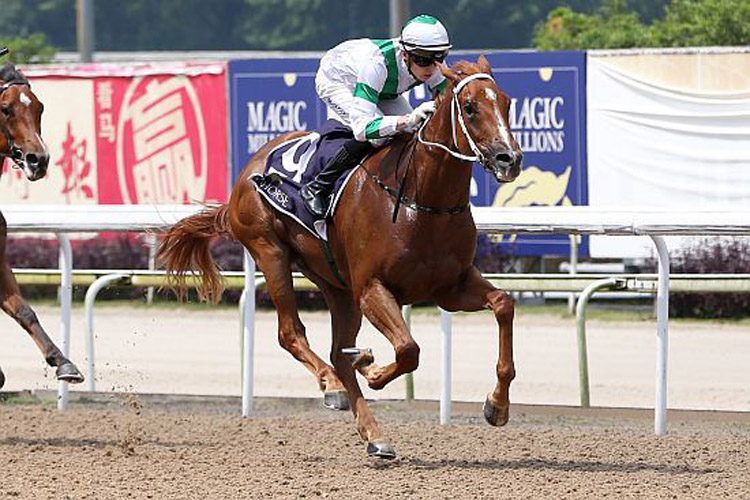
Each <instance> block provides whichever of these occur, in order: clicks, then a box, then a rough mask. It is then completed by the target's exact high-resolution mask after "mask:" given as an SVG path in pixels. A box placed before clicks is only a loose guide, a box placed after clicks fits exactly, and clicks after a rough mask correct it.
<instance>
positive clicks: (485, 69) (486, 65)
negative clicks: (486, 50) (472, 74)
mask: <svg viewBox="0 0 750 500" xmlns="http://www.w3.org/2000/svg"><path fill="white" fill-rule="evenodd" d="M477 65H479V69H481V70H482V73H487V74H488V75H492V66H490V62H489V61H488V60H487V58H486V57H484V54H481V55H480V56H479V59H477Z"/></svg>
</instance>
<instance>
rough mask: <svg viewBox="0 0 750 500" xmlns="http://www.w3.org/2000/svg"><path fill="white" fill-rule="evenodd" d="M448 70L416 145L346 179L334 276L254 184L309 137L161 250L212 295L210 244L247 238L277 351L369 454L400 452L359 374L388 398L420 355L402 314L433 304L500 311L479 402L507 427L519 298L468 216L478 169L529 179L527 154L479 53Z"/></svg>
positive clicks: (178, 275) (336, 222)
mask: <svg viewBox="0 0 750 500" xmlns="http://www.w3.org/2000/svg"><path fill="white" fill-rule="evenodd" d="M440 70H441V71H442V72H443V74H444V75H445V76H446V78H447V79H448V87H447V89H446V91H445V93H444V94H443V95H442V96H438V97H437V103H436V104H437V110H436V112H435V115H434V116H433V117H432V118H431V119H430V120H429V121H428V122H427V123H426V124H425V125H424V126H423V127H422V129H421V130H420V131H419V133H418V134H416V135H415V136H401V137H400V138H397V139H395V140H394V141H393V142H392V143H391V145H389V146H387V147H384V148H382V149H380V150H379V151H377V152H376V153H375V154H373V155H372V156H370V157H369V158H368V159H366V160H365V161H364V162H363V164H362V165H361V166H360V168H359V169H358V170H357V171H356V172H355V173H354V174H353V175H352V177H351V178H350V179H349V182H348V184H347V186H346V187H345V191H344V193H343V194H342V196H341V201H340V203H339V206H338V208H337V210H336V212H335V215H334V216H333V219H332V221H331V223H330V224H329V226H328V232H327V234H328V241H329V245H330V250H331V254H332V257H333V260H334V262H335V264H336V267H337V268H338V270H339V272H338V273H336V272H335V271H333V269H335V268H334V267H333V266H332V265H330V264H329V262H328V260H327V258H326V255H325V254H324V252H323V251H322V250H321V244H320V241H318V240H317V239H316V238H315V237H314V236H313V235H311V233H309V232H308V231H305V230H304V229H303V228H302V227H300V226H299V225H298V224H297V223H296V222H295V221H294V220H292V219H291V218H289V217H287V216H285V215H282V214H279V213H277V212H275V211H273V210H272V209H271V208H270V207H269V205H267V203H266V202H265V201H264V200H263V198H262V197H261V196H260V195H259V194H258V193H257V192H256V189H255V187H254V184H253V182H252V181H251V180H250V175H251V174H253V173H256V172H263V169H264V165H265V161H266V156H267V155H268V153H269V151H271V150H272V149H273V148H274V146H276V145H277V144H279V143H281V142H283V141H286V140H289V139H290V138H293V137H295V136H298V135H300V133H292V134H288V135H285V136H283V137H280V138H278V139H276V140H274V141H272V142H271V143H269V144H267V145H266V146H264V147H263V148H262V149H261V150H260V151H259V152H258V153H257V154H255V156H253V158H252V159H251V160H250V162H249V163H248V164H247V166H246V167H245V169H244V170H243V172H242V173H241V174H240V177H239V179H238V181H237V184H236V185H235V186H234V190H233V192H232V195H231V198H230V200H229V203H227V204H225V205H221V206H218V207H214V208H209V209H206V210H204V211H202V212H200V213H198V214H196V215H194V216H192V217H189V218H187V219H183V220H182V221H180V222H179V223H178V224H176V225H175V226H173V227H172V228H171V229H170V230H169V231H168V232H167V233H166V235H165V238H164V240H163V241H162V244H161V246H160V249H159V256H160V257H161V259H162V260H163V261H164V263H165V266H166V268H167V271H168V273H169V274H170V275H171V276H172V277H173V279H174V280H175V285H176V286H178V287H181V288H180V289H181V290H183V291H184V288H182V287H184V285H185V281H184V280H185V277H186V272H187V271H186V270H187V269H194V270H197V271H200V272H201V273H202V275H203V281H202V287H201V289H200V290H199V292H200V293H201V296H202V297H203V298H206V299H214V300H216V299H218V297H219V294H220V293H221V276H220V275H219V273H218V269H217V267H216V265H215V263H214V261H213V260H212V258H211V255H210V253H209V243H210V240H211V238H212V237H214V236H216V235H217V234H228V235H231V236H233V237H234V238H236V239H238V240H239V241H240V242H241V243H242V244H243V245H244V246H245V248H247V249H248V250H249V251H250V253H251V254H252V256H253V258H254V259H255V261H256V262H257V264H258V266H259V267H260V269H261V270H262V271H263V274H264V275H265V276H266V283H267V286H268V292H269V293H270V295H271V298H272V299H273V302H274V304H275V306H276V309H277V313H278V322H279V332H278V333H279V341H280V343H281V345H282V346H283V347H284V348H285V349H286V350H288V351H289V352H290V353H291V354H292V355H293V356H294V357H295V358H297V359H298V360H299V361H300V362H302V363H303V364H304V365H305V366H306V367H307V368H308V369H309V370H310V371H311V372H312V373H313V375H314V376H315V377H316V379H317V381H318V384H319V386H320V389H321V390H322V391H323V392H324V393H325V401H326V403H327V406H332V407H334V408H336V409H347V408H348V407H349V406H350V407H351V409H352V412H353V413H354V417H355V421H356V425H357V430H358V431H359V434H360V436H361V437H362V438H363V439H364V440H365V441H366V443H367V453H368V454H369V455H372V456H378V457H383V458H393V457H395V452H394V450H393V447H392V446H391V444H390V442H389V441H388V440H387V439H386V438H385V436H384V435H383V433H382V431H381V430H380V427H379V426H378V424H377V422H376V421H375V418H374V416H373V415H372V413H371V412H370V409H369V408H368V406H367V403H366V402H365V399H364V397H363V396H362V393H361V391H360V388H359V385H358V383H357V380H356V377H355V373H354V370H355V369H356V370H357V371H359V372H360V373H361V374H362V375H363V376H364V377H365V379H366V380H367V383H368V385H369V386H370V387H371V388H373V389H382V388H383V387H384V386H385V385H386V384H388V383H389V382H390V381H391V380H393V379H395V378H396V377H398V376H399V375H401V374H404V373H408V372H411V371H413V370H415V369H416V368H417V365H418V363H419V346H418V345H417V343H416V342H415V341H414V339H413V338H412V336H411V334H410V332H409V329H408V328H407V326H406V324H405V322H404V319H403V317H402V316H401V305H403V304H412V303H415V302H422V301H428V300H429V301H433V302H435V303H437V305H439V306H440V307H441V308H443V309H445V310H448V311H477V310H480V309H484V308H489V309H491V310H492V312H493V313H494V315H495V318H496V320H497V322H498V325H499V330H500V332H499V333H500V335H499V336H500V339H499V340H500V354H499V359H498V363H497V384H496V386H495V389H494V390H493V391H492V392H491V393H490V394H489V395H488V396H487V400H486V401H485V406H484V415H485V418H486V419H487V421H488V422H489V423H490V424H492V425H498V426H499V425H504V424H505V423H506V422H507V421H508V409H509V405H510V403H509V398H508V391H509V387H510V383H511V381H512V380H513V378H514V376H515V369H514V366H513V347H512V337H513V333H512V328H513V314H514V303H513V300H512V299H511V298H510V296H509V295H508V294H507V293H505V292H504V291H502V290H498V289H496V288H495V287H494V286H493V285H492V284H491V283H489V282H488V281H487V280H485V279H484V278H483V277H482V276H481V274H480V272H479V270H477V268H475V267H474V266H473V264H472V262H473V258H474V253H475V250H476V228H475V226H474V221H473V219H472V216H471V211H470V210H469V187H470V182H471V177H472V162H473V161H479V162H480V163H481V165H482V166H483V167H484V169H485V170H486V171H487V172H489V173H490V174H491V175H492V176H493V177H495V178H496V179H497V180H498V181H499V182H510V181H512V180H514V179H515V178H516V177H517V176H518V174H519V172H520V169H521V163H522V157H523V155H522V153H521V150H520V148H519V146H518V144H517V143H516V141H515V140H514V138H513V136H512V134H511V133H510V126H509V124H508V112H509V107H510V99H509V98H508V96H507V95H505V94H504V93H503V92H502V91H501V90H500V89H499V88H498V87H497V85H496V83H495V81H494V79H493V78H492V76H491V68H490V65H489V62H488V61H487V59H486V58H484V57H483V56H481V57H480V58H479V60H478V61H477V63H468V62H459V63H457V64H456V65H455V66H453V67H452V68H447V67H445V66H442V65H441V67H440ZM404 182H405V184H404ZM293 263H294V264H296V265H297V266H298V267H299V269H300V270H301V271H302V272H303V273H304V274H305V275H306V276H307V277H308V278H309V279H310V280H312V281H313V282H314V283H315V284H316V285H317V286H318V288H319V289H320V290H321V292H322V293H323V295H324V296H325V299H326V302H327V303H328V306H329V309H330V312H331V323H332V329H333V342H332V349H331V353H330V359H331V362H332V364H333V367H332V366H331V365H328V364H327V363H325V362H324V361H323V360H322V359H321V358H320V357H318V356H317V355H316V354H315V353H313V352H312V351H311V349H310V346H309V345H308V342H307V339H306V337H305V327H304V326H303V324H302V322H301V321H300V318H299V315H298V311H297V304H296V301H295V295H294V290H293V286H292V276H291V266H292V264H293ZM363 314H364V315H365V316H366V317H367V319H368V320H369V321H370V322H371V323H372V324H373V325H374V326H375V327H376V328H377V329H378V330H380V332H382V333H383V335H385V336H386V337H387V338H388V340H389V341H390V342H391V344H392V345H393V348H394V350H395V362H394V363H391V364H389V365H387V366H382V367H381V366H378V365H376V364H375V363H374V360H373V357H372V354H371V352H370V351H369V349H354V346H355V340H356V338H357V333H358V331H359V329H360V325H361V322H362V315H363ZM344 388H345V389H346V394H344V393H343V391H342V389H344ZM347 395H348V400H347V399H346V396H347ZM336 396H339V397H336Z"/></svg>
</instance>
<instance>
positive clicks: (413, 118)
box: [406, 101, 435, 132]
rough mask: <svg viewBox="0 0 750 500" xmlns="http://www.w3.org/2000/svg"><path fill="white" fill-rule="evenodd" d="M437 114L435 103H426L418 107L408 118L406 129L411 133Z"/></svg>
mask: <svg viewBox="0 0 750 500" xmlns="http://www.w3.org/2000/svg"><path fill="white" fill-rule="evenodd" d="M434 112H435V101H426V102H423V103H422V104H420V105H419V106H417V108H416V109H415V110H414V111H412V112H411V113H409V114H408V115H407V117H406V129H407V130H408V131H410V132H413V131H414V130H416V128H417V127H419V125H420V124H421V123H422V122H423V121H425V120H426V119H427V117H428V116H429V115H431V114H432V113H434Z"/></svg>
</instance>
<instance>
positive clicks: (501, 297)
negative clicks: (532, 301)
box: [436, 267, 516, 426]
mask: <svg viewBox="0 0 750 500" xmlns="http://www.w3.org/2000/svg"><path fill="white" fill-rule="evenodd" d="M436 302H437V303H438V305H439V306H440V307H442V308H443V309H445V310H446V311H478V310H480V309H485V308H488V309H491V310H492V312H493V313H494V314H495V319H496V320H497V323H498V326H499V327H500V354H499V357H498V360H497V385H496V386H495V390H494V391H492V392H491V393H489V394H488V395H487V400H486V401H485V403H484V417H485V418H486V419H487V422H489V423H490V424H492V425H498V426H499V425H505V424H506V423H507V422H508V415H509V408H510V398H509V391H510V383H511V381H512V380H513V379H514V378H515V376H516V370H515V367H514V365H513V314H514V310H515V305H514V301H513V299H512V298H511V296H510V295H508V294H507V293H506V292H504V291H502V290H499V289H497V288H495V287H494V286H493V285H492V283H490V282H489V281H487V280H486V279H484V278H483V277H482V275H481V273H480V272H479V270H478V269H477V268H475V267H472V268H471V269H469V270H468V271H467V272H466V273H465V274H464V275H463V277H462V279H461V280H460V281H459V283H458V284H456V286H454V287H453V288H452V289H451V290H450V291H448V292H446V293H444V294H441V295H440V296H439V297H437V298H436Z"/></svg>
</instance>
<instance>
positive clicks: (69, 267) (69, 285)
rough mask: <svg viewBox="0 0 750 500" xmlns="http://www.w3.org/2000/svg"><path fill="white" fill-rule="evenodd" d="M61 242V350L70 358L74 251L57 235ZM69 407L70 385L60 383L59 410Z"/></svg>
mask: <svg viewBox="0 0 750 500" xmlns="http://www.w3.org/2000/svg"><path fill="white" fill-rule="evenodd" d="M57 240H58V241H59V242H60V256H59V262H60V337H61V342H60V350H61V351H62V353H63V356H65V357H66V358H69V357H70V309H71V307H72V302H73V251H72V249H71V247H70V240H69V239H68V236H67V235H66V234H62V233H57ZM67 407H68V383H67V382H64V381H60V382H59V383H58V386H57V409H58V410H65V409H66V408H67Z"/></svg>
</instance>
